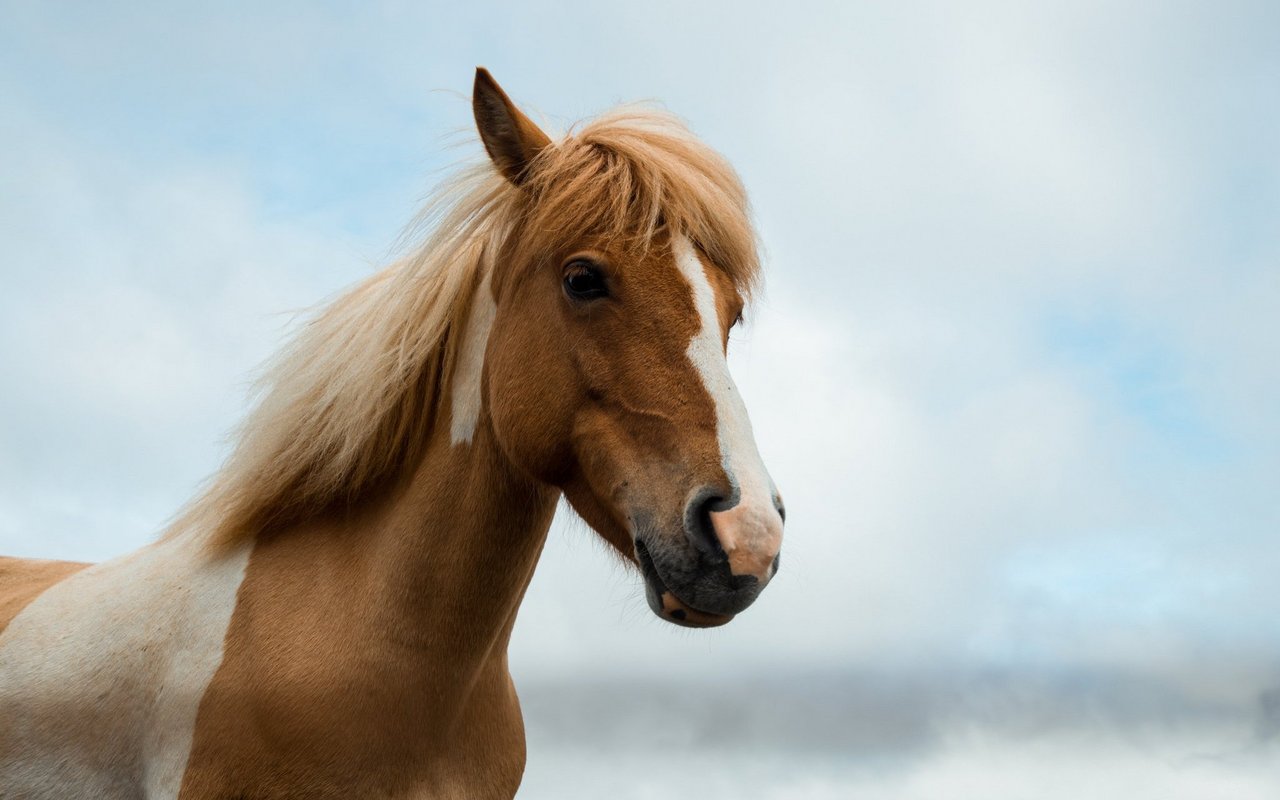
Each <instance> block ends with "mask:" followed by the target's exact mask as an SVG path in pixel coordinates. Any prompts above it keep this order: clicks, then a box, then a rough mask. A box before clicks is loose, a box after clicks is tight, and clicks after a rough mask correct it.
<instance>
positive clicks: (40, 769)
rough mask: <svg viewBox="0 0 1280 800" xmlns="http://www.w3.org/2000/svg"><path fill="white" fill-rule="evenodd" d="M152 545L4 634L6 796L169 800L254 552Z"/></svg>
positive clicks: (56, 590)
mask: <svg viewBox="0 0 1280 800" xmlns="http://www.w3.org/2000/svg"><path fill="white" fill-rule="evenodd" d="M198 548H199V542H197V541H196V537H178V538H174V539H169V540H163V541H160V542H157V543H155V544H153V545H151V546H149V547H146V548H143V549H142V550H138V551H136V552H133V553H130V554H128V555H126V556H123V557H121V558H117V559H115V560H113V561H108V562H106V563H103V564H98V565H96V566H92V567H89V568H87V569H85V570H82V571H81V572H77V573H75V574H74V575H72V576H70V577H68V578H66V579H64V580H62V581H60V582H59V583H56V584H54V585H53V586H51V587H50V588H49V589H47V590H45V592H44V593H43V594H41V595H40V596H38V597H37V598H36V599H35V600H33V601H32V602H31V603H30V604H29V605H27V607H26V608H24V609H23V610H22V611H21V612H20V613H19V614H18V615H17V616H16V617H14V618H13V620H12V621H11V622H10V623H9V626H8V627H7V628H6V629H5V630H4V632H3V633H0V796H3V797H15V798H17V797H22V798H27V799H28V800H45V799H46V798H47V799H48V800H54V799H55V798H59V799H60V798H68V797H93V798H103V799H104V800H117V799H119V800H124V798H137V797H147V798H155V800H168V799H169V798H176V797H177V796H178V790H179V789H180V788H181V785H182V776H183V773H184V772H185V771H186V765H187V758H188V757H189V755H190V753H191V743H192V739H193V737H194V735H195V724H196V711H197V709H198V708H199V705H200V700H201V698H202V697H203V696H204V693H205V689H206V688H207V687H208V685H209V682H210V681H211V680H213V675H214V672H216V671H217V669H218V666H219V665H220V664H221V663H222V652H223V642H224V640H225V637H226V632H227V626H228V625H229V624H230V622H231V614H232V612H233V611H234V609H235V605H236V593H237V591H238V590H239V588H240V583H241V581H242V580H243V578H244V570H245V566H246V565H247V564H248V561H249V552H250V550H251V549H252V545H251V544H246V545H244V546H241V547H240V548H239V549H237V550H236V551H235V552H233V553H231V554H229V555H227V556H224V557H221V558H219V559H217V560H209V559H206V558H205V557H204V556H203V555H202V554H201V553H200V552H199V549H198Z"/></svg>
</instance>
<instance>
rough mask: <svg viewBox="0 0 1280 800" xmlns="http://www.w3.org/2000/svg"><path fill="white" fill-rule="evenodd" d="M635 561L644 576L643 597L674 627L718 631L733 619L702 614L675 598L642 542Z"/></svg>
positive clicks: (725, 616) (719, 615)
mask: <svg viewBox="0 0 1280 800" xmlns="http://www.w3.org/2000/svg"><path fill="white" fill-rule="evenodd" d="M636 560H637V561H639V563H640V572H641V573H642V574H643V575H644V595H645V599H646V600H647V601H648V602H649V608H651V609H653V613H655V614H657V615H658V616H659V617H661V618H662V619H664V620H666V621H667V622H670V623H672V624H674V625H681V626H683V627H686V628H715V627H717V626H720V625H724V624H725V623H726V622H729V621H730V620H732V619H733V617H734V615H733V614H716V613H713V612H710V611H701V610H699V609H696V608H694V607H693V606H691V605H689V604H688V603H686V602H685V601H683V600H681V599H680V598H679V597H677V596H676V595H675V593H674V592H672V591H671V590H670V589H668V588H667V585H666V584H665V583H664V582H663V580H662V576H660V575H659V574H658V569H657V567H655V566H654V563H653V558H652V557H651V556H650V555H649V550H648V548H647V547H645V545H644V544H643V543H642V542H637V544H636Z"/></svg>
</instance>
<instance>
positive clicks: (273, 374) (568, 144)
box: [170, 108, 759, 545]
mask: <svg viewBox="0 0 1280 800" xmlns="http://www.w3.org/2000/svg"><path fill="white" fill-rule="evenodd" d="M664 227H666V228H669V229H671V230H675V231H679V232H681V233H683V234H684V235H686V236H688V237H689V238H690V239H691V240H692V241H694V242H696V243H697V245H698V246H699V247H700V248H701V249H702V250H703V251H704V252H705V253H706V254H707V255H708V257H710V259H711V260H712V261H713V262H714V263H715V264H716V265H717V266H719V267H720V268H721V269H723V270H724V271H725V272H726V273H727V274H728V275H729V276H730V277H731V278H732V279H733V281H734V282H735V283H736V284H737V285H738V286H739V288H740V290H741V291H743V292H744V294H748V295H749V294H750V292H751V290H752V288H753V287H754V285H755V283H756V279H757V275H758V272H759V264H758V257H757V246H756V239H755V233H754V230H753V228H752V226H751V222H750V214H749V209H748V205H747V200H746V195H745V192H744V191H743V188H742V185H741V183H740V182H739V180H738V178H737V175H736V174H735V173H734V171H733V169H732V168H731V167H730V166H729V165H728V163H727V162H726V161H725V160H724V159H723V158H721V157H720V156H719V155H718V154H717V153H715V152H713V151H712V150H711V149H710V148H708V147H707V146H706V145H704V144H702V143H701V142H700V141H698V140H697V139H696V138H694V136H693V135H692V134H691V133H690V132H689V131H688V130H687V129H686V128H685V127H684V126H683V125H682V124H681V123H680V122H679V121H678V120H676V119H675V118H674V117H672V116H671V115H669V114H666V113H663V112H657V111H653V110H648V109H634V108H632V109H624V110H621V111H618V112H614V113H612V114H609V115H606V116H604V117H601V118H599V119H597V120H595V121H593V122H590V123H588V124H586V125H584V126H582V127H581V128H580V129H578V130H576V131H571V132H570V133H569V134H568V135H566V136H565V137H564V138H562V139H560V140H558V141H556V142H554V143H553V144H551V145H550V146H548V147H546V148H544V149H543V150H542V151H541V152H540V153H539V154H538V155H537V157H536V158H535V159H534V160H533V162H532V164H531V165H530V168H529V171H528V177H527V179H526V180H525V182H524V183H523V184H522V185H521V186H520V187H516V186H514V185H513V184H511V183H509V182H508V181H506V180H504V179H503V178H501V177H500V176H499V174H498V172H497V171H496V170H495V169H494V168H493V166H492V165H491V164H489V163H485V164H483V165H480V166H477V167H473V168H471V169H468V170H466V171H464V172H463V173H461V174H460V175H459V176H458V177H456V178H455V179H453V180H451V181H448V182H446V183H445V184H444V185H443V186H442V187H441V188H440V189H439V190H438V191H437V192H436V194H435V195H434V197H433V199H432V200H431V201H429V202H428V204H427V207H426V209H425V210H424V211H423V213H422V214H420V215H419V217H418V222H417V224H416V226H415V228H416V229H419V230H424V231H425V235H423V236H422V237H421V241H420V244H418V245H417V246H416V247H414V248H413V249H412V251H411V252H410V253H409V254H408V255H407V256H405V257H403V258H401V259H399V260H396V261H395V262H394V263H392V264H391V265H389V266H388V267H386V268H385V269H383V270H381V271H379V272H377V273H376V274H374V275H372V276H371V277H369V278H368V279H366V280H364V281H363V282H361V283H360V284H358V285H357V286H356V287H354V288H353V289H351V290H350V291H348V292H347V293H346V294H344V295H343V296H342V297H340V298H339V299H338V300H336V301H335V302H333V303H331V304H329V305H328V306H327V307H325V308H323V309H321V310H320V311H319V312H318V313H316V314H315V316H314V317H312V318H311V319H310V320H309V321H308V322H307V323H306V324H305V326H304V327H303V328H302V329H301V330H300V331H299V332H298V334H297V335H296V336H295V338H294V339H293V340H292V342H291V343H290V344H289V345H288V346H287V347H285V348H284V349H283V350H282V351H281V352H280V353H279V354H278V355H277V356H276V358H275V359H274V360H273V361H272V362H271V363H270V364H269V366H268V369H267V370H266V372H265V373H264V375H263V377H262V378H261V380H260V381H259V382H258V384H257V394H258V397H259V400H258V403H257V406H256V408H255V409H254V410H253V411H252V412H251V414H250V415H249V416H248V417H247V419H246V420H245V421H244V423H243V425H242V426H241V428H240V430H239V437H238V441H237V445H236V446H235V449H234V450H233V452H232V454H231V456H230V457H229V458H228V460H227V462H226V464H225V465H224V466H223V468H222V469H221V470H220V472H218V473H217V474H216V475H215V476H214V478H213V480H212V481H211V483H210V485H209V486H208V487H207V489H206V490H205V491H204V492H203V493H202V494H201V495H199V496H198V497H197V498H196V499H195V500H194V501H193V502H192V503H191V504H190V505H189V506H188V507H187V508H186V509H185V511H184V512H183V513H182V514H181V515H180V516H179V517H178V519H177V520H175V522H174V523H173V525H172V526H171V527H170V532H171V533H173V532H177V531H181V530H190V529H193V528H196V529H201V530H203V531H206V532H207V533H208V535H209V536H210V537H211V540H212V541H213V542H214V543H217V544H223V545H225V544H230V543H233V542H236V541H241V540H243V539H244V538H246V537H251V536H253V535H256V534H257V533H258V532H260V531H263V530H266V529H269V528H272V527H274V526H279V525H284V524H289V523H293V522H299V521H302V520H304V519H306V518H308V517H309V516H312V515H315V514H318V513H321V512H323V511H325V510H327V509H332V508H335V507H342V506H350V505H352V504H354V503H356V502H358V501H359V500H360V499H361V498H363V497H365V496H367V495H368V494H369V493H370V492H371V491H373V490H375V489H377V488H378V487H379V486H384V485H387V484H388V483H389V482H390V481H392V480H394V479H395V478H396V477H397V476H398V475H399V474H400V473H401V472H402V471H403V469H404V468H405V467H406V466H409V465H412V464H413V463H414V461H415V460H416V458H417V457H418V455H419V454H420V450H421V447H422V446H423V445H424V444H425V443H426V441H427V439H428V437H429V435H430V433H431V432H432V430H433V429H434V426H435V425H436V422H437V419H438V418H439V416H440V414H441V411H442V406H443V405H444V404H443V398H444V397H445V396H446V395H445V394H444V384H445V383H446V382H447V380H448V379H449V376H450V375H451V374H452V370H453V365H454V362H455V360H456V357H457V351H458V349H459V347H460V341H459V339H460V338H461V335H462V334H461V331H463V330H464V329H465V328H464V326H465V324H466V317H467V314H468V313H469V311H470V306H471V300H472V298H473V296H474V294H475V289H476V287H477V286H478V285H480V280H481V278H482V277H484V276H485V275H486V274H487V273H488V272H489V271H490V270H492V269H494V268H495V264H494V260H495V256H496V254H498V253H499V252H500V251H501V250H502V249H503V247H504V246H506V245H507V243H508V241H509V240H510V239H511V237H513V236H516V237H519V238H518V240H517V243H518V245H519V246H520V247H523V248H527V249H526V250H524V252H532V253H539V252H540V253H550V252H553V251H554V248H555V246H556V245H557V244H562V243H564V242H568V241H570V240H576V239H578V238H580V237H582V236H585V235H594V236H601V237H603V238H604V239H606V240H608V241H611V242H615V243H625V244H628V245H634V246H637V247H645V246H647V244H648V243H649V242H650V241H652V240H653V239H654V237H655V236H656V235H658V234H659V232H660V230H661V229H662V228H664Z"/></svg>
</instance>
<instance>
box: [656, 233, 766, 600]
mask: <svg viewBox="0 0 1280 800" xmlns="http://www.w3.org/2000/svg"><path fill="white" fill-rule="evenodd" d="M672 248H673V250H674V252H675V258H676V266H677V267H678V268H679V269H680V273H681V274H682V275H683V276H684V277H685V280H687V281H689V285H690V286H691V287H692V289H693V302H694V306H695V307H696V308H697V310H698V316H699V318H701V320H702V327H701V329H700V330H699V331H698V333H696V334H695V335H694V337H693V339H692V340H691V341H690V342H689V349H688V351H687V353H688V356H689V360H690V361H692V362H693V365H694V367H695V368H696V369H697V370H698V374H699V375H701V376H702V382H703V384H704V385H705V386H706V387H707V392H708V393H710V395H711V397H712V399H713V400H714V401H715V407H716V434H717V439H718V440H719V443H720V458H721V463H722V464H723V466H724V470H725V472H726V473H727V474H728V477H729V480H730V481H731V482H732V483H733V484H734V486H736V487H737V489H738V493H739V496H738V503H737V505H736V506H735V510H734V513H733V515H732V518H733V519H734V522H735V532H736V533H738V534H739V535H740V536H742V537H743V539H744V540H743V541H740V542H738V543H737V544H739V545H741V546H744V547H746V548H750V549H761V550H764V549H772V550H773V552H776V549H777V547H778V545H779V540H780V539H781V533H782V520H781V518H780V517H779V515H778V512H777V510H776V508H775V506H774V496H775V494H776V493H775V490H774V488H773V481H772V480H771V479H770V477H769V473H768V471H767V470H766V469H765V466H764V461H763V460H762V459H761V458H760V451H759V450H758V449H757V448H756V440H755V435H754V433H753V432H752V430H751V420H750V419H749V418H748V417H747V407H746V404H744V403H743V401H742V395H741V394H740V393H739V392H738V387H737V385H736V384H735V383H734V382H733V377H732V376H731V375H730V374H729V363H728V361H727V359H726V358H725V354H724V345H723V340H722V339H721V328H720V315H719V313H718V311H717V309H716V293H715V289H714V287H712V285H711V281H710V279H708V277H707V273H706V267H705V266H704V265H703V263H702V260H701V259H700V258H699V257H698V253H697V251H696V250H695V249H694V247H693V244H692V243H691V242H690V241H689V240H688V239H687V238H686V237H683V236H678V237H675V239H674V241H673V242H672ZM713 522H714V520H713ZM717 533H718V534H719V531H717ZM721 544H726V543H725V542H724V541H723V540H722V542H721ZM726 549H727V548H726ZM770 555H772V553H771V554H770ZM772 572H773V568H772V567H771V566H770V567H769V568H768V571H767V573H766V574H765V579H766V580H767V579H768V577H770V576H771V575H772Z"/></svg>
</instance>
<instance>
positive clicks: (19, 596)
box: [0, 556, 90, 631]
mask: <svg viewBox="0 0 1280 800" xmlns="http://www.w3.org/2000/svg"><path fill="white" fill-rule="evenodd" d="M88 566H90V565H89V564H86V563H84V562H81V561H47V560H44V559H39V558H12V557H10V556H0V631H3V630H4V629H5V628H7V627H8V626H9V622H10V621H11V620H12V619H13V618H14V617H16V616H18V614H19V612H21V611H22V609H24V608H26V607H27V604H28V603H30V602H31V601H32V600H35V599H36V598H37V597H38V596H39V595H40V593H41V592H43V591H44V590H45V589H48V588H49V587H50V586H52V585H54V584H55V583H57V582H58V581H60V580H62V579H64V578H66V577H69V576H71V575H74V574H75V573H77V572H79V571H80V570H82V569H84V568H85V567H88Z"/></svg>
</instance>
